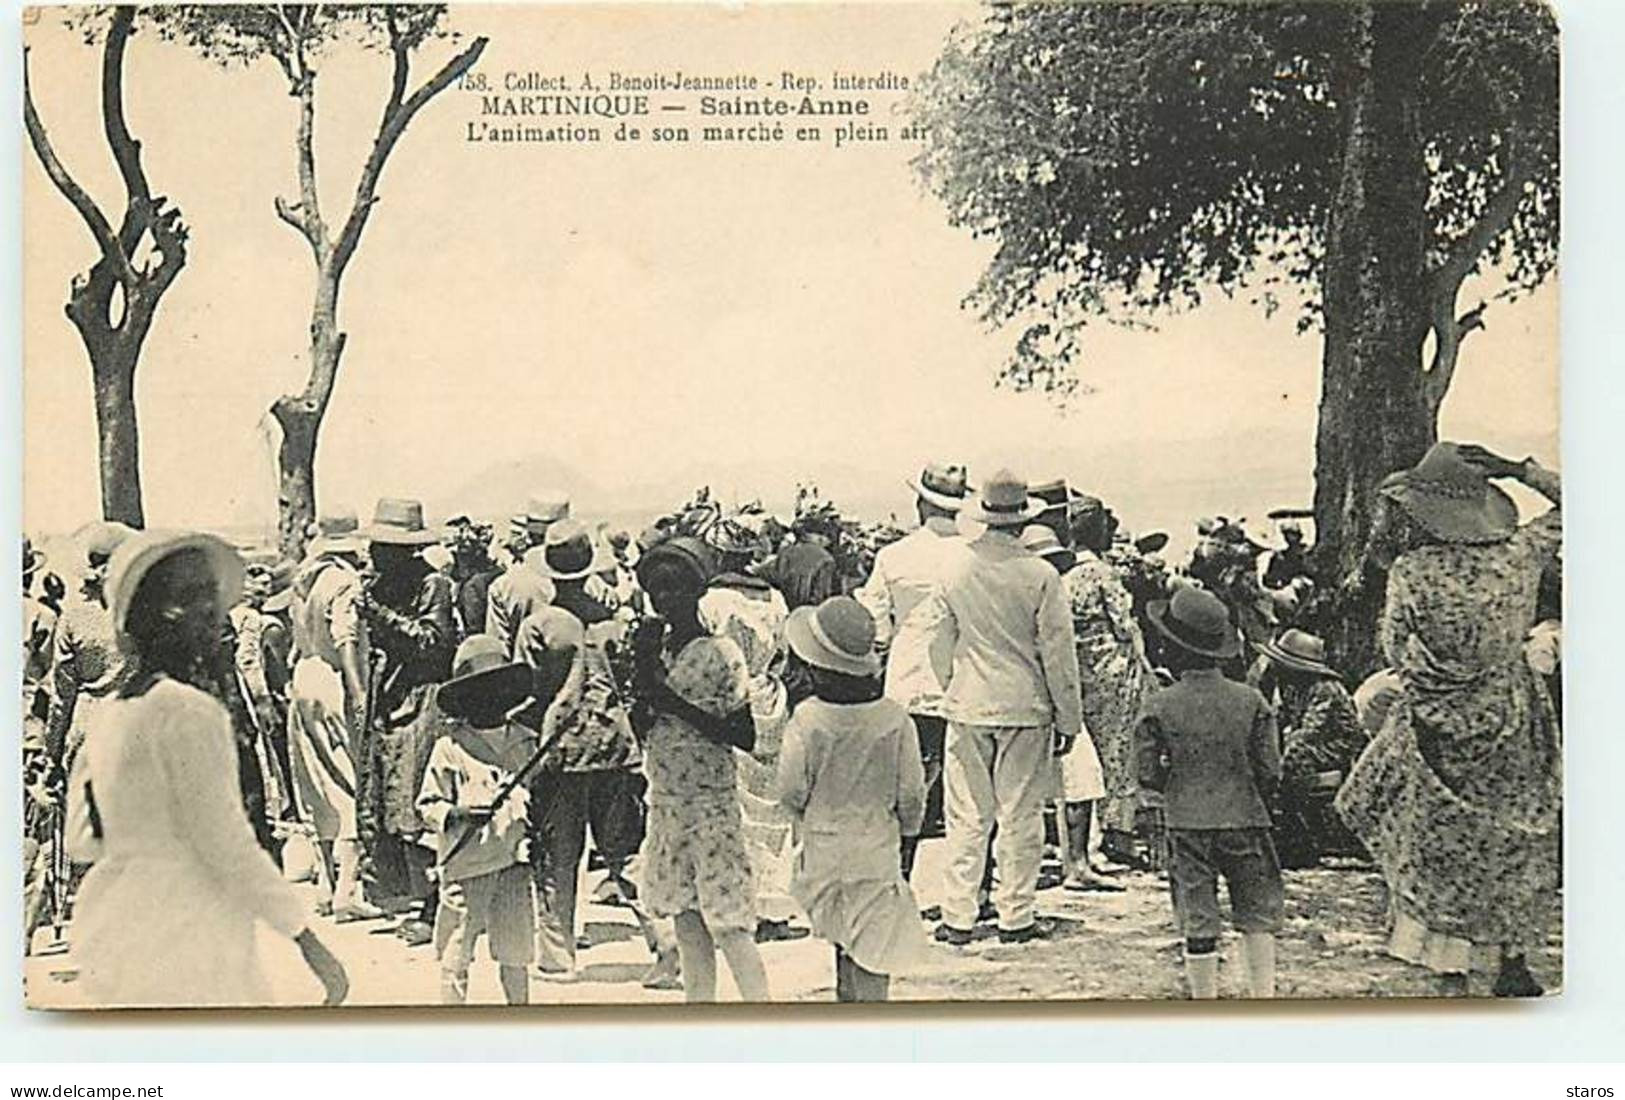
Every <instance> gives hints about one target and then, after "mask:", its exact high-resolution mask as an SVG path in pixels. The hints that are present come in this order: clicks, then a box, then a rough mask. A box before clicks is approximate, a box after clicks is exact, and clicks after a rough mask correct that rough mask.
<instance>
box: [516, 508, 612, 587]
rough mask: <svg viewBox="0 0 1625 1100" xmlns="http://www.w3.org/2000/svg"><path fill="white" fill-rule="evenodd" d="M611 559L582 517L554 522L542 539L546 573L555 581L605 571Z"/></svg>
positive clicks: (582, 577) (577, 578)
mask: <svg viewBox="0 0 1625 1100" xmlns="http://www.w3.org/2000/svg"><path fill="white" fill-rule="evenodd" d="M529 560H530V559H529V556H528V555H527V556H526V561H527V562H528V561H529ZM612 560H613V559H612V558H610V556H609V555H607V554H605V553H604V552H603V549H602V547H600V546H599V544H598V540H597V539H595V538H593V537H592V532H590V531H588V530H587V527H586V525H585V524H583V523H582V522H581V521H580V520H574V519H565V520H560V521H559V522H557V523H555V524H553V525H552V526H550V527H549V528H548V529H547V537H546V541H544V542H543V543H542V563H543V569H544V570H545V575H546V576H548V577H551V578H552V579H553V580H556V581H579V580H585V579H587V578H588V577H590V576H592V575H593V574H594V573H602V572H603V571H604V570H605V569H607V568H608V567H609V564H610V562H611V561H612Z"/></svg>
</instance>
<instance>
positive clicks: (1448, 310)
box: [1422, 297, 1489, 416]
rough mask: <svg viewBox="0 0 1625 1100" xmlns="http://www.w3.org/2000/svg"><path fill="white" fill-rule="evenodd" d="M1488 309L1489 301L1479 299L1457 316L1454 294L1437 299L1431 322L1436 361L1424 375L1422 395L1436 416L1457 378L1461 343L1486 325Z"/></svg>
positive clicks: (1434, 358) (1434, 359)
mask: <svg viewBox="0 0 1625 1100" xmlns="http://www.w3.org/2000/svg"><path fill="white" fill-rule="evenodd" d="M1488 308H1489V303H1488V302H1479V303H1478V305H1476V306H1474V307H1473V308H1472V309H1470V310H1468V311H1467V312H1466V313H1464V314H1462V315H1461V316H1460V317H1457V316H1455V299H1454V297H1452V298H1450V299H1449V300H1446V299H1444V298H1443V297H1436V298H1435V299H1434V304H1433V315H1432V318H1431V321H1430V324H1431V326H1432V328H1433V340H1434V346H1433V361H1432V363H1431V364H1429V366H1428V370H1427V373H1426V374H1425V375H1423V377H1422V394H1423V396H1424V397H1425V398H1426V399H1427V403H1428V407H1429V408H1430V409H1432V410H1433V413H1434V415H1435V416H1437V415H1438V412H1439V407H1440V406H1441V405H1443V404H1444V399H1445V395H1446V394H1447V393H1449V392H1450V383H1451V382H1452V381H1453V380H1454V379H1455V376H1456V363H1457V362H1458V361H1459V358H1460V355H1461V342H1462V341H1463V340H1465V339H1466V338H1467V335H1468V334H1469V333H1471V332H1475V331H1477V330H1478V329H1481V328H1483V327H1484V311H1485V310H1486V309H1488Z"/></svg>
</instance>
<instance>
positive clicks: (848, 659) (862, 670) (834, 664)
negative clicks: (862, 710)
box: [784, 596, 880, 676]
mask: <svg viewBox="0 0 1625 1100" xmlns="http://www.w3.org/2000/svg"><path fill="white" fill-rule="evenodd" d="M784 636H785V640H786V641H788V642H789V643H790V648H791V650H793V651H794V652H795V655H796V656H797V657H800V658H801V659H802V660H803V661H806V662H807V663H808V664H809V665H812V666H813V667H814V668H822V669H825V670H827V671H830V672H840V673H844V674H846V675H848V676H878V675H880V657H879V656H878V655H876V653H875V620H874V616H873V615H870V614H869V612H868V611H867V610H866V609H865V608H864V606H863V605H862V604H860V603H859V602H858V601H857V600H854V599H853V598H852V597H851V596H832V597H830V598H829V599H827V600H825V601H824V602H823V603H821V604H819V605H818V606H817V607H798V608H796V609H795V610H794V611H792V612H791V613H790V621H789V622H788V623H786V624H785V627H784Z"/></svg>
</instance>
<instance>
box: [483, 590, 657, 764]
mask: <svg viewBox="0 0 1625 1100" xmlns="http://www.w3.org/2000/svg"><path fill="white" fill-rule="evenodd" d="M619 630H620V627H619V624H618V623H616V622H615V621H614V618H613V616H612V614H611V612H610V610H609V609H608V608H607V607H605V606H604V605H603V604H602V603H600V602H598V601H597V600H594V599H593V598H592V597H591V596H588V595H586V593H585V592H584V591H583V590H582V587H581V586H580V585H578V584H577V585H565V584H561V585H560V586H559V592H558V596H557V598H556V600H555V602H554V603H553V604H552V605H551V606H548V607H544V608H542V609H541V610H539V611H535V612H533V613H531V614H530V615H528V616H526V618H525V619H524V621H522V622H521V623H520V624H519V631H518V635H517V638H516V641H515V645H514V659H515V660H517V661H522V662H524V663H525V664H527V665H529V666H530V667H531V669H532V670H534V672H535V675H536V685H537V689H536V694H537V702H536V703H534V704H533V705H532V706H531V707H529V708H527V709H526V711H525V712H524V713H522V714H521V715H520V716H519V721H520V722H521V723H523V724H525V725H528V726H530V727H531V728H533V729H536V730H538V731H539V732H540V734H541V737H542V739H543V740H546V739H548V738H549V737H550V736H552V735H553V734H554V733H555V732H556V733H557V735H558V739H557V741H556V742H555V745H556V748H555V749H554V750H553V751H552V752H550V753H549V754H548V758H547V759H548V762H547V769H548V770H549V771H566V772H591V771H618V770H621V769H625V768H635V767H637V766H638V765H639V764H641V763H642V759H643V758H642V753H641V751H640V750H639V748H638V742H637V738H636V737H634V736H633V732H632V723H631V720H630V717H629V716H628V713H627V708H626V705H625V703H624V702H623V700H622V699H621V695H620V688H619V685H618V683H617V681H616V679H615V673H614V669H613V667H612V657H611V652H610V650H611V647H612V646H613V645H615V644H616V643H615V638H616V635H617V634H618V633H619Z"/></svg>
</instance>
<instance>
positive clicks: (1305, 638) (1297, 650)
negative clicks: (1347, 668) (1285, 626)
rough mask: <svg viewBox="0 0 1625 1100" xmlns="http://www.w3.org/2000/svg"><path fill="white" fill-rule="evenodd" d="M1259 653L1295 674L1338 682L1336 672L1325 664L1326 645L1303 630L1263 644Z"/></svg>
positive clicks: (1285, 634) (1338, 678) (1291, 631)
mask: <svg viewBox="0 0 1625 1100" xmlns="http://www.w3.org/2000/svg"><path fill="white" fill-rule="evenodd" d="M1258 648H1259V651H1260V652H1261V653H1263V654H1264V656H1266V657H1268V658H1269V659H1270V660H1272V661H1274V662H1275V663H1276V664H1278V665H1280V666H1281V667H1282V668H1290V669H1293V670H1294V671H1297V672H1310V673H1313V674H1315V675H1316V676H1324V677H1326V678H1327V679H1329V680H1340V679H1342V677H1340V676H1339V675H1338V674H1337V670H1336V669H1334V668H1332V667H1331V666H1330V665H1328V664H1327V663H1326V643H1325V642H1324V641H1322V640H1321V639H1319V638H1317V637H1315V636H1314V635H1313V634H1310V633H1309V632H1308V631H1304V630H1288V631H1286V632H1285V633H1284V634H1282V635H1281V636H1280V637H1279V638H1276V639H1274V640H1273V641H1268V642H1265V643H1264V644H1263V645H1261V646H1259V647H1258Z"/></svg>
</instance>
